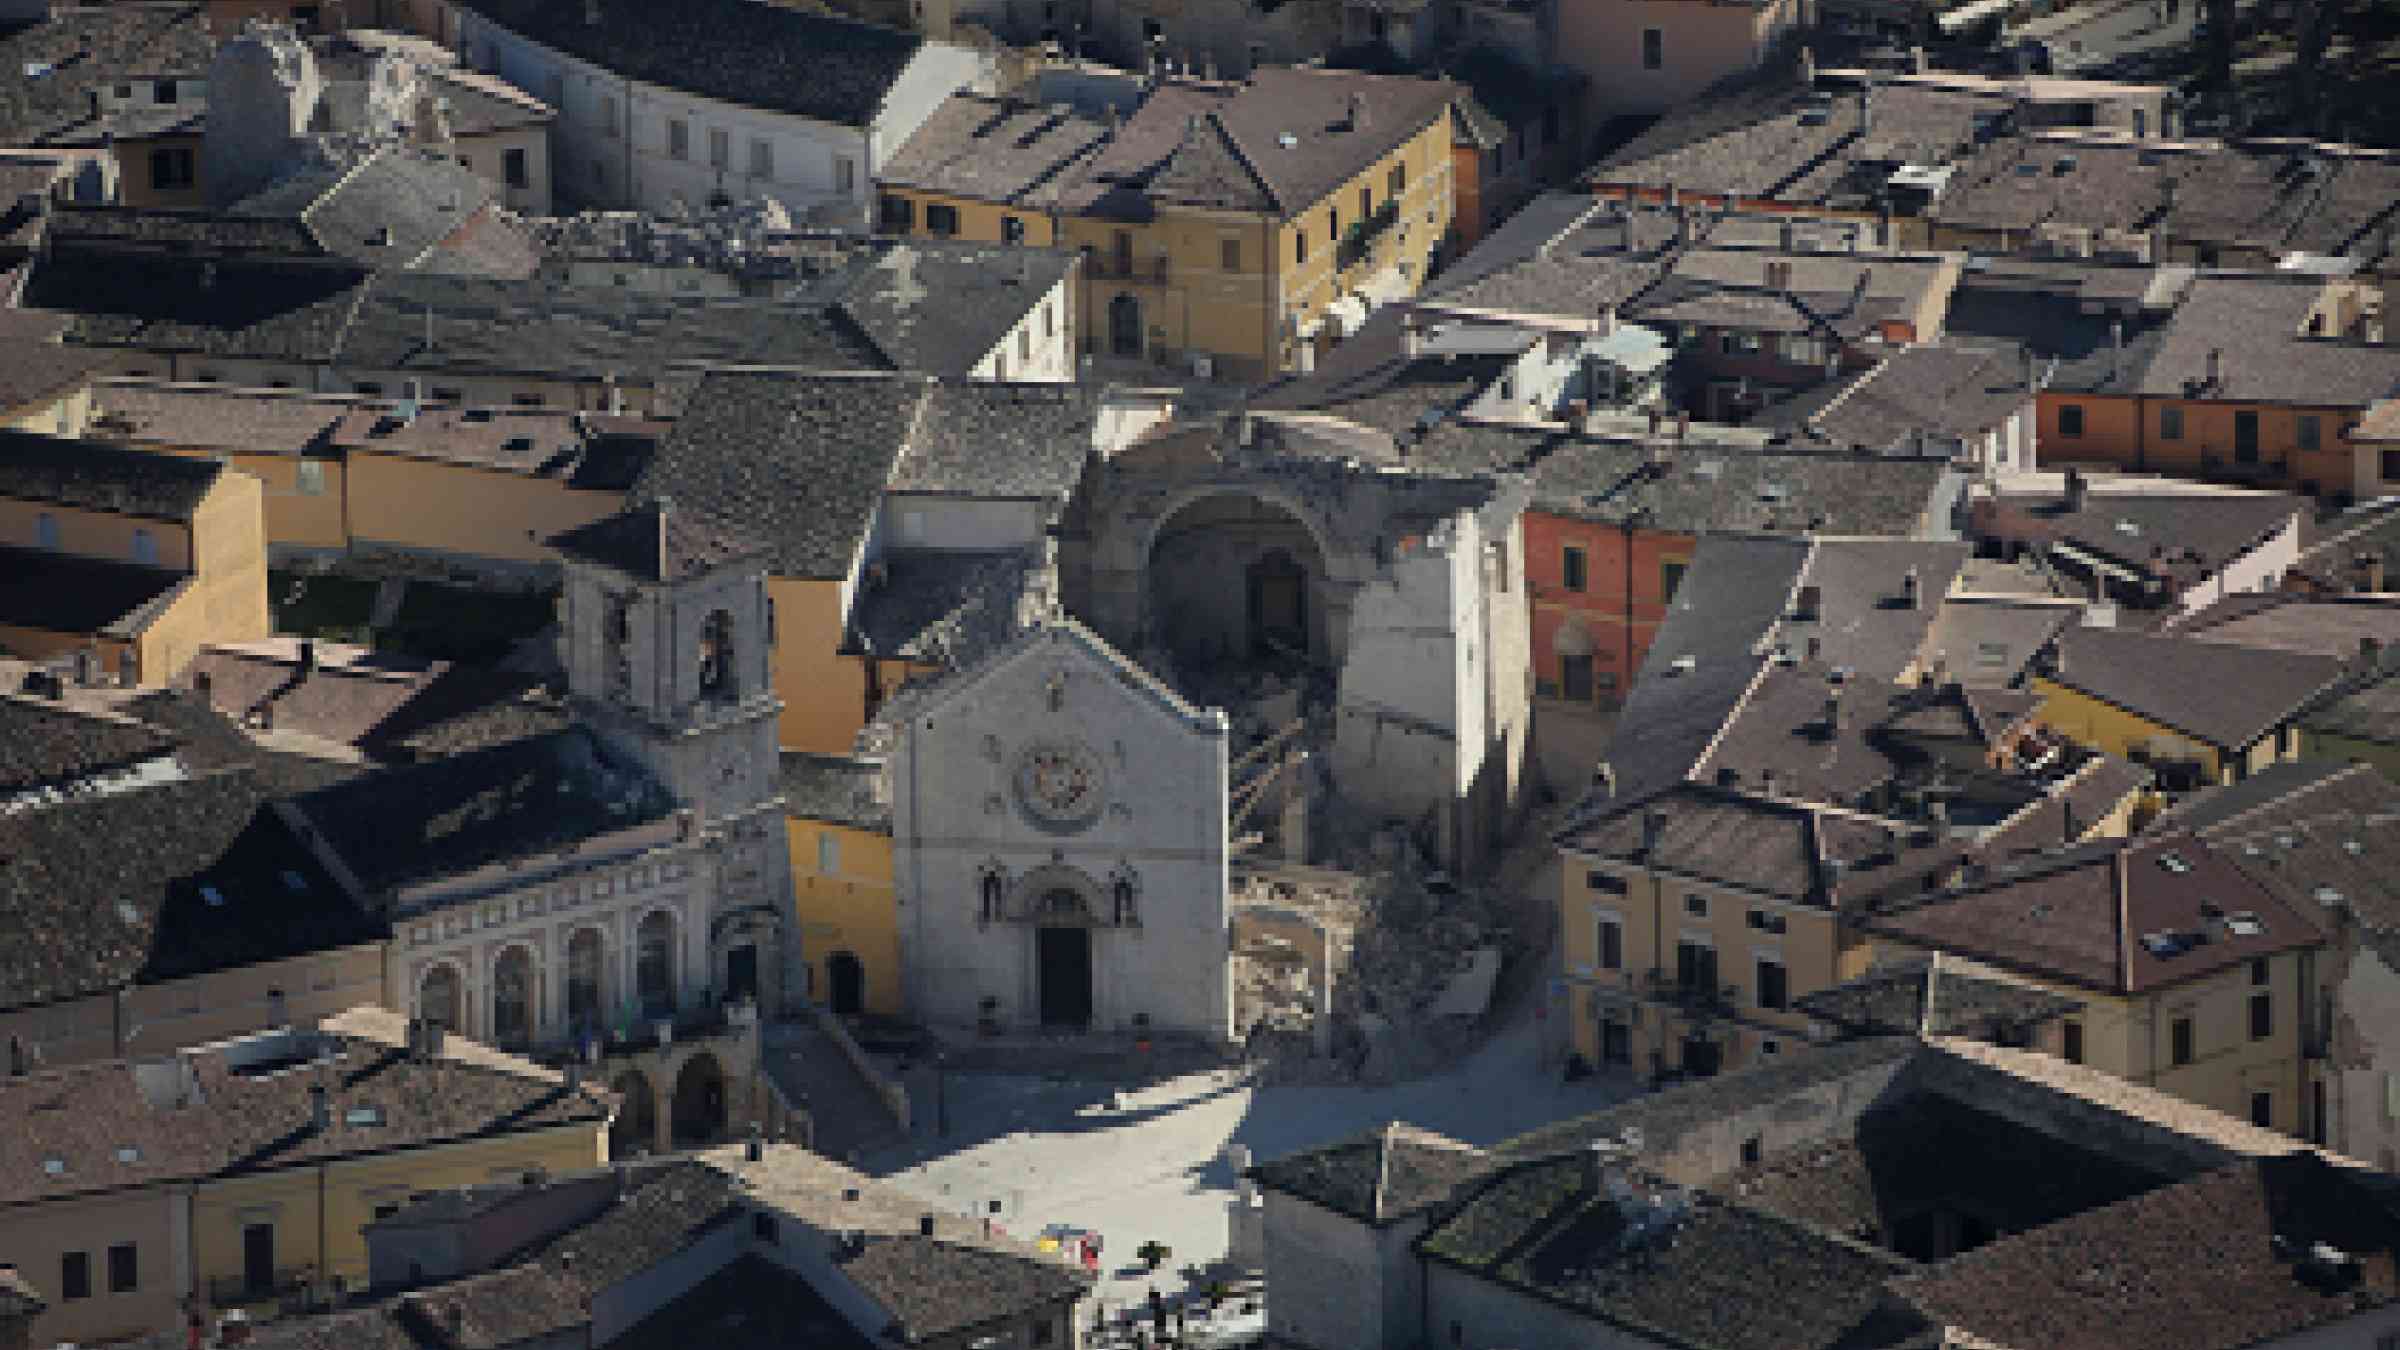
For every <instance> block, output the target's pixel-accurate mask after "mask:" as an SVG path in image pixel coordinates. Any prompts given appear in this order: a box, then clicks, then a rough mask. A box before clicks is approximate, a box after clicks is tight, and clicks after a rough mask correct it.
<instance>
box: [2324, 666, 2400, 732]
mask: <svg viewBox="0 0 2400 1350" xmlns="http://www.w3.org/2000/svg"><path fill="white" fill-rule="evenodd" d="M2300 725H2301V726H2303V727H2305V728H2307V729H2308V730H2310V731H2312V732H2315V733H2317V734H2319V735H2324V736H2347V737H2352V738H2354V739H2357V740H2362V741H2375V742H2379V743H2381V744H2384V745H2400V672H2387V673H2386V674H2384V675H2383V676H2381V677H2380V678H2378V679H2375V680H2373V681H2372V682H2369V683H2366V684H2361V685H2359V686H2358V687H2357V688H2355V689H2352V690H2350V691H2349V692H2347V693H2345V694H2342V695H2341V696H2339V697H2338V698H2332V699H2328V700H2327V701H2325V702H2324V703H2322V704H2320V705H2319V706H2318V707H2317V708H2315V709H2314V710H2313V711H2311V712H2310V713H2309V714H2308V715H2307V716H2305V717H2303V718H2301V719H2300Z"/></svg>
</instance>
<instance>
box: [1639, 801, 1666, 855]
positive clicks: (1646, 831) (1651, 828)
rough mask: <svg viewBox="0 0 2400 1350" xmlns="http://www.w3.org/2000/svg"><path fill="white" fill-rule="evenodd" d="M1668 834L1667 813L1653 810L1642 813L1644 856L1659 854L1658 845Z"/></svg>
mask: <svg viewBox="0 0 2400 1350" xmlns="http://www.w3.org/2000/svg"><path fill="white" fill-rule="evenodd" d="M1666 832H1667V813H1666V812H1664V811H1660V810H1658V809H1656V808H1653V809H1651V810H1648V811H1644V812H1643V813H1642V856H1643V857H1644V858H1648V857H1650V856H1652V855H1654V854H1656V853H1657V852H1658V845H1659V841H1660V839H1662V838H1663V837H1664V836H1665V835H1666Z"/></svg>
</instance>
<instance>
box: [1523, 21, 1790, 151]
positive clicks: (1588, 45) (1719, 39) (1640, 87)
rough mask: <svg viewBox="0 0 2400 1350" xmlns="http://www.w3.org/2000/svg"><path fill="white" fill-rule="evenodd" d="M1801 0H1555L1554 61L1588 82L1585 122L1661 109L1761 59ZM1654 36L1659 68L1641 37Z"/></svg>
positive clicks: (1679, 101)
mask: <svg viewBox="0 0 2400 1350" xmlns="http://www.w3.org/2000/svg"><path fill="white" fill-rule="evenodd" d="M1801 14H1802V5H1801V0H1765V2H1764V3H1761V4H1756V5H1752V4H1748V3H1743V0H1560V4H1559V7H1558V19H1557V23H1558V49H1557V55H1558V58H1559V59H1560V60H1563V61H1565V62H1566V63H1567V64H1568V65H1569V66H1571V67H1573V68H1574V69H1575V70H1577V71H1579V72H1580V73H1582V74H1583V75H1584V76H1586V77H1587V78H1588V79H1589V80H1590V82H1591V83H1590V85H1589V86H1588V87H1589V89H1590V99H1591V102H1590V105H1589V107H1588V108H1587V112H1588V113H1589V114H1590V118H1589V120H1588V121H1587V125H1592V126H1597V125H1599V119H1601V118H1605V117H1610V116H1615V115H1619V114H1625V113H1658V112H1665V111H1666V110H1667V109H1669V108H1672V107H1674V106H1676V105H1678V104H1681V103H1688V102H1690V101H1691V100H1692V99H1693V98H1694V97H1696V96H1697V95H1698V94H1699V93H1700V92H1701V91H1702V90H1704V89H1706V88H1707V87H1708V86H1710V85H1712V84H1715V83H1716V82H1717V81H1719V80H1722V79H1724V78H1726V77H1727V76H1729V75H1734V74H1737V73H1739V72H1741V71H1745V70H1750V69H1753V68H1755V67H1756V66H1758V65H1759V64H1760V63H1761V62H1763V61H1765V60H1766V59H1767V57H1768V55H1769V54H1770V53H1771V52H1772V51H1773V49H1774V44H1775V42H1776V40H1777V39H1778V38H1779V37H1781V36H1782V34H1783V33H1785V32H1786V31H1787V30H1789V29H1790V28H1791V27H1792V26H1793V25H1794V24H1796V23H1798V22H1799V21H1800V18H1801ZM1652 30H1655V31H1656V32H1657V33H1658V34H1659V43H1658V57H1659V61H1658V65H1657V67H1656V68H1655V69H1652V68H1650V67H1649V66H1647V65H1646V64H1645V60H1644V52H1645V46H1644V43H1645V39H1644V37H1643V34H1644V33H1645V32H1649V31H1652Z"/></svg>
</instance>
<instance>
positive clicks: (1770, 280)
mask: <svg viewBox="0 0 2400 1350" xmlns="http://www.w3.org/2000/svg"><path fill="white" fill-rule="evenodd" d="M1783 232H1784V235H1785V243H1784V247H1785V248H1786V249H1789V248H1790V247H1791V243H1790V235H1791V232H1792V227H1791V226H1789V225H1786V226H1784V227H1783ZM1791 288H1792V265H1791V263H1789V262H1788V261H1785V260H1784V259H1782V258H1777V259H1774V260H1772V261H1770V262H1769V263H1768V264H1767V289H1768V290H1770V291H1788V290H1790V289H1791Z"/></svg>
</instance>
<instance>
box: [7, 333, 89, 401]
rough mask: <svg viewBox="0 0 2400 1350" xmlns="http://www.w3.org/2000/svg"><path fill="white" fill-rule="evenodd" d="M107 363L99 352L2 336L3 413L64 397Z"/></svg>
mask: <svg viewBox="0 0 2400 1350" xmlns="http://www.w3.org/2000/svg"><path fill="white" fill-rule="evenodd" d="M105 361H106V358H105V357H103V356H101V355H100V354H99V353H97V352H91V351H86V350H83V349H80V348H76V347H68V346H64V345H62V344H60V343H56V342H48V341H38V340H34V339H30V338H10V337H0V411H8V410H13V409H17V408H24V407H31V406H33V405H35V404H38V403H43V402H46V401H48V400H50V399H54V398H58V397H61V396H62V395H64V394H66V393H67V392H68V391H69V390H72V389H75V388H78V387H79V386H81V385H83V384H84V383H85V382H86V381H88V380H89V379H90V378H91V377H92V375H93V374H94V373H96V372H97V371H99V370H100V368H101V366H102V365H103V364H104V362H105Z"/></svg>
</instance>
